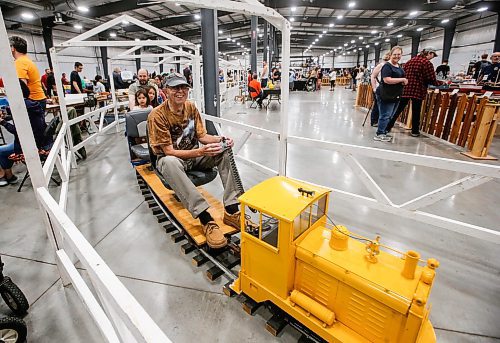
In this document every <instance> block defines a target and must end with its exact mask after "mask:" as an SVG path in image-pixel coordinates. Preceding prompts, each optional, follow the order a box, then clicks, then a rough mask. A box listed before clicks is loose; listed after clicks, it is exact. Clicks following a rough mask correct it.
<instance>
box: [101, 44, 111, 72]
mask: <svg viewBox="0 0 500 343" xmlns="http://www.w3.org/2000/svg"><path fill="white" fill-rule="evenodd" d="M99 48H100V50H101V62H102V75H103V77H106V75H110V73H109V70H108V47H106V46H101V47H99Z"/></svg>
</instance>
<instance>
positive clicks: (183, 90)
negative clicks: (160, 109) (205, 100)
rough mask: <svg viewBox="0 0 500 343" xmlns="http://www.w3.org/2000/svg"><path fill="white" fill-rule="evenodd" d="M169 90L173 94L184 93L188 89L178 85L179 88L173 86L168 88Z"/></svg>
mask: <svg viewBox="0 0 500 343" xmlns="http://www.w3.org/2000/svg"><path fill="white" fill-rule="evenodd" d="M169 88H170V89H171V90H173V91H174V92H185V91H187V90H188V89H189V87H188V86H186V85H180V86H174V87H169Z"/></svg>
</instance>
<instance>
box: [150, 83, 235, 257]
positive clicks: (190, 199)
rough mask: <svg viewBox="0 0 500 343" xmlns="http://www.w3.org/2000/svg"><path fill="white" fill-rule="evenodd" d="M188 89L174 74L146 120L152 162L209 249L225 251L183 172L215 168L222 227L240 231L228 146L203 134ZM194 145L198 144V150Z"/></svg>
mask: <svg viewBox="0 0 500 343" xmlns="http://www.w3.org/2000/svg"><path fill="white" fill-rule="evenodd" d="M189 87H190V85H189V83H188V82H187V80H186V78H185V77H184V76H183V75H181V74H178V73H174V74H171V75H169V76H168V77H167V80H166V89H167V98H168V99H167V101H165V102H164V103H163V104H161V105H160V106H158V107H156V108H155V109H153V111H152V112H151V114H150V115H149V116H148V132H149V144H150V146H151V148H152V150H153V152H154V153H155V154H156V155H157V156H158V162H157V168H158V170H159V171H160V173H161V174H162V175H163V177H164V178H165V180H166V181H167V182H168V184H169V186H170V187H171V188H172V189H173V190H174V192H175V194H176V195H177V197H178V198H179V200H180V201H181V203H182V204H183V206H184V207H185V208H186V209H187V210H188V211H189V212H190V213H191V215H192V216H193V218H198V219H199V220H200V222H201V225H202V227H203V232H204V234H205V236H206V239H207V244H208V246H209V247H211V248H222V247H224V246H226V244H227V240H226V238H225V237H224V234H223V232H222V230H221V229H220V227H219V225H218V224H217V223H216V221H215V220H214V218H213V217H212V216H211V215H210V213H209V211H208V210H209V204H208V202H207V201H206V200H205V199H204V198H203V196H202V195H201V194H200V192H199V191H198V190H197V189H196V186H195V185H194V184H193V183H192V181H191V180H190V179H189V177H188V176H187V174H186V172H187V171H189V170H206V169H210V168H213V167H217V170H218V172H219V175H220V178H221V180H222V185H223V187H224V196H223V203H224V217H223V222H224V224H226V225H228V226H232V227H234V228H236V229H238V230H239V229H240V211H239V201H238V196H239V193H240V192H239V190H238V187H237V184H236V182H235V175H233V173H235V171H233V170H232V168H231V165H230V156H229V151H228V150H227V149H224V148H223V144H222V142H223V141H224V142H225V143H226V146H227V147H228V148H231V147H232V146H233V144H234V142H233V140H232V139H231V138H229V137H220V136H214V135H210V134H208V133H207V131H206V129H205V127H204V126H203V121H202V119H201V116H200V113H199V111H198V109H197V108H196V106H195V104H194V103H192V102H190V101H187V98H188V93H189ZM199 143H202V145H201V146H200V144H199Z"/></svg>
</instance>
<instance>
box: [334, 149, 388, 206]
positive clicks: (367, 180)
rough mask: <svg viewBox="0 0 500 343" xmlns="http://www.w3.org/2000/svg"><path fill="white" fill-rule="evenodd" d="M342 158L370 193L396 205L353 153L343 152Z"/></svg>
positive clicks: (378, 199)
mask: <svg viewBox="0 0 500 343" xmlns="http://www.w3.org/2000/svg"><path fill="white" fill-rule="evenodd" d="M341 156H342V158H343V159H344V161H345V162H346V163H347V165H348V166H349V167H351V169H352V171H353V172H354V174H355V175H356V176H357V177H359V179H360V180H361V182H362V183H363V184H364V185H365V187H366V188H368V190H369V191H370V193H371V194H372V195H373V196H374V198H375V199H377V201H379V202H381V203H383V204H387V205H391V206H394V204H393V203H392V201H391V200H390V199H389V197H388V196H387V194H385V193H384V191H383V190H382V189H381V188H380V187H379V185H378V184H377V183H376V182H375V180H373V178H372V177H371V176H370V174H369V173H368V172H367V171H366V169H365V168H364V167H363V166H362V165H361V163H359V161H358V160H357V159H356V158H355V157H354V156H352V155H351V154H344V153H341Z"/></svg>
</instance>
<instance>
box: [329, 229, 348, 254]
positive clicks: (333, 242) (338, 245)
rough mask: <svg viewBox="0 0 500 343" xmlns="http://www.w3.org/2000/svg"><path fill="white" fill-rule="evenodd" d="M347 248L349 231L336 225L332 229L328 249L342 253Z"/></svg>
mask: <svg viewBox="0 0 500 343" xmlns="http://www.w3.org/2000/svg"><path fill="white" fill-rule="evenodd" d="M348 246H349V230H347V228H346V227H345V226H342V225H338V226H335V227H334V228H332V235H331V237H330V247H331V248H332V249H334V250H338V251H344V250H347V248H348Z"/></svg>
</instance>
